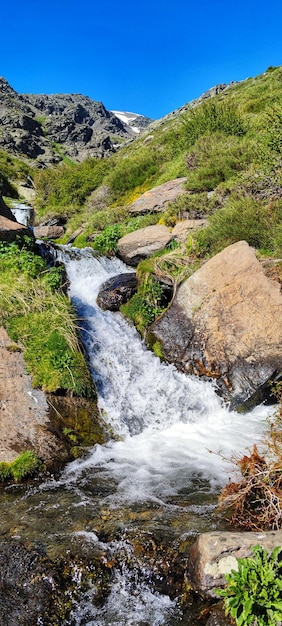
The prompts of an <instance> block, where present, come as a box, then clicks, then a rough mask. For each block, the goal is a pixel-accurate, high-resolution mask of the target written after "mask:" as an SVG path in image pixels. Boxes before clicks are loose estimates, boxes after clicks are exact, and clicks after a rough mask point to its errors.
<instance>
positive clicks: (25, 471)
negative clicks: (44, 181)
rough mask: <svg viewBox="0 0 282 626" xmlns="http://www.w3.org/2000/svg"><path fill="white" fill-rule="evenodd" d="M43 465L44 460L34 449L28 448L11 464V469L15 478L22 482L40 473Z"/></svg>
mask: <svg viewBox="0 0 282 626" xmlns="http://www.w3.org/2000/svg"><path fill="white" fill-rule="evenodd" d="M42 465H43V464H42V461H41V460H40V459H39V458H38V457H37V456H36V454H34V452H32V450H26V451H25V452H22V454H20V455H19V456H18V457H17V458H16V459H15V461H13V462H12V463H11V464H10V470H11V474H12V476H13V478H14V480H16V482H21V481H23V480H25V479H26V478H31V477H32V476H35V475H36V474H38V472H39V471H40V470H41V468H42Z"/></svg>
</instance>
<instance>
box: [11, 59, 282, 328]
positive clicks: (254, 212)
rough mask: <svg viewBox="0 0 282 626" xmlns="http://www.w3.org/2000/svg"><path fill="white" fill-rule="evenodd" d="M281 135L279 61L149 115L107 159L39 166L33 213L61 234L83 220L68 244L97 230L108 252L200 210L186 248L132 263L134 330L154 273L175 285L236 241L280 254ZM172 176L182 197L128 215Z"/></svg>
mask: <svg viewBox="0 0 282 626" xmlns="http://www.w3.org/2000/svg"><path fill="white" fill-rule="evenodd" d="M281 136H282V67H278V68H270V69H269V70H268V71H267V72H265V73H264V74H262V75H261V76H258V77H256V78H250V79H247V80H245V81H243V82H241V83H239V84H237V85H233V86H230V87H229V88H228V89H226V90H225V91H224V92H222V93H221V94H220V95H218V96H215V97H213V98H211V99H209V100H208V101H203V102H202V103H201V104H200V105H199V106H197V107H196V108H194V109H190V110H189V108H187V110H186V111H183V112H181V113H180V114H179V115H178V114H176V115H175V116H168V117H167V118H164V119H162V120H160V121H159V122H155V123H154V124H153V125H152V126H151V127H150V128H149V129H147V130H146V131H145V132H144V133H143V134H142V135H141V136H139V137H138V138H137V139H136V140H134V141H132V142H131V143H129V144H128V145H126V146H123V147H122V148H121V149H120V150H119V152H118V153H116V154H115V155H113V156H112V157H110V158H107V159H103V160H98V159H88V160H86V161H84V162H83V163H81V164H78V165H74V164H73V165H67V164H64V165H60V166H57V167H56V168H49V169H47V170H44V171H42V170H41V171H38V172H37V173H36V174H35V185H36V190H37V201H36V205H37V213H38V217H39V218H40V217H41V216H46V215H54V214H57V213H63V214H64V215H66V216H67V217H68V225H67V232H66V235H65V238H64V241H66V240H67V239H68V237H69V236H70V235H71V233H72V232H73V231H74V230H76V229H77V228H80V227H81V226H82V225H83V234H81V235H79V236H78V237H77V238H76V241H75V244H76V245H82V246H83V245H86V243H87V245H89V244H88V242H87V238H88V236H89V235H91V234H93V233H97V232H98V233H100V235H99V236H98V237H96V239H95V242H94V243H93V244H91V245H93V246H94V247H96V248H98V249H100V250H101V251H102V252H108V251H111V250H113V251H114V250H115V246H116V243H117V240H118V238H119V237H120V236H122V235H123V234H125V233H127V232H130V231H132V230H135V229H137V228H140V227H142V226H146V225H148V224H152V223H156V222H157V221H160V222H161V223H165V224H167V225H168V226H173V225H174V224H175V223H176V222H177V221H178V220H179V219H184V218H189V217H191V218H194V217H203V216H206V217H208V219H209V225H208V227H207V228H205V229H204V230H202V231H200V233H199V234H198V235H196V236H193V238H192V237H191V236H190V237H189V239H188V240H187V242H186V245H185V246H184V247H183V246H182V248H181V249H178V248H177V249H175V250H172V251H171V250H170V251H166V254H164V255H162V256H161V257H157V258H155V259H153V260H152V261H149V262H147V263H145V269H144V266H143V265H142V264H141V266H140V267H139V269H138V271H139V276H140V282H141V287H140V288H141V292H142V293H139V294H138V297H139V300H138V303H137V302H136V301H134V302H133V307H132V308H133V312H134V314H132V312H131V313H129V314H130V315H131V316H132V317H133V319H134V320H135V322H136V321H137V322H138V324H139V327H140V329H141V330H142V328H143V327H146V325H148V323H149V322H150V321H151V320H152V318H153V317H154V315H155V314H158V312H159V310H160V306H161V296H158V295H157V294H156V289H155V286H154V282H152V276H153V275H154V273H155V274H159V275H162V274H169V275H170V276H171V277H172V278H173V279H174V280H175V281H176V282H179V281H181V280H183V279H184V278H185V277H187V276H188V275H189V274H191V272H192V271H193V270H194V269H195V268H196V267H197V266H198V265H199V263H200V262H201V260H203V259H205V258H207V257H208V256H211V255H213V254H214V253H216V252H217V251H219V250H221V249H222V248H224V247H225V246H226V245H229V244H230V243H233V242H234V241H238V240H240V239H246V240H247V241H248V242H249V243H250V244H251V245H253V246H255V247H256V248H257V249H259V250H260V251H261V253H263V254H267V255H268V256H276V257H281V256H282V226H281V222H282V220H281V212H282V192H281V183H282V175H281V155H282V140H281ZM0 165H1V162H0ZM179 176H187V185H186V187H187V195H184V196H182V197H181V198H180V199H179V200H178V201H177V202H176V203H175V204H174V205H171V206H170V207H169V208H168V209H167V211H166V212H165V214H162V215H161V217H160V215H159V214H151V215H147V216H141V217H138V218H132V217H130V216H129V214H128V205H129V204H130V203H131V202H132V201H134V200H135V199H136V198H138V197H139V196H140V195H141V194H142V193H143V192H144V191H146V190H148V189H150V188H152V187H154V186H156V185H159V184H161V183H163V182H166V181H168V180H170V179H172V178H176V177H179ZM97 194H98V195H97ZM148 276H149V277H150V279H149V278H148ZM135 300H137V297H136V298H135ZM148 307H149V312H148ZM140 309H142V310H143V314H142V315H141V321H140ZM134 316H135V317H134Z"/></svg>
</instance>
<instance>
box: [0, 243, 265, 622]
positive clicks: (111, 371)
mask: <svg viewBox="0 0 282 626" xmlns="http://www.w3.org/2000/svg"><path fill="white" fill-rule="evenodd" d="M58 255H59V256H58V258H59V260H63V262H64V263H65V265H66V270H67V274H68V278H69V281H70V296H71V299H72V301H73V304H74V306H75V308H76V310H77V312H78V315H79V319H80V323H81V333H82V340H83V343H84V345H85V348H86V350H87V354H88V357H89V363H90V367H91V371H92V374H93V377H94V380H95V383H96V387H97V390H98V397H99V408H100V412H101V416H102V419H103V421H104V423H105V427H106V430H107V433H108V436H107V442H106V443H105V444H104V445H96V446H95V447H94V448H92V449H90V450H89V451H88V453H87V455H86V456H84V457H83V458H80V459H77V460H76V461H73V462H72V463H70V464H68V465H67V467H66V468H65V469H64V471H63V472H62V473H61V475H60V476H59V477H51V478H50V479H48V480H46V482H44V483H43V484H40V485H38V484H34V485H31V486H30V488H29V489H28V491H26V490H25V489H24V488H22V487H15V486H14V487H10V488H7V489H6V490H5V492H4V493H3V494H2V495H1V511H2V525H1V529H2V536H9V537H12V538H13V537H16V538H20V539H21V540H23V541H28V542H29V543H31V544H32V545H35V544H36V545H39V544H40V545H41V546H44V550H45V551H46V552H47V554H48V556H50V557H52V556H54V555H58V554H61V555H65V554H66V553H71V554H73V553H75V554H82V555H86V556H87V558H88V559H90V561H91V562H94V563H96V562H97V561H98V560H100V562H102V563H103V566H104V573H105V586H104V590H103V592H102V593H101V585H100V583H99V584H97V580H96V582H95V581H94V582H93V578H91V580H90V579H89V583H88V585H87V587H84V588H83V589H82V588H81V593H80V594H79V599H78V600H77V602H76V603H75V605H74V607H73V608H72V612H71V616H70V618H69V621H63V622H62V624H71V625H77V626H83V625H84V626H92V625H93V626H94V625H95V626H118V625H119V626H120V625H124V626H161V625H162V624H165V625H166V626H175V625H176V624H182V625H190V626H192V625H194V624H196V623H199V622H198V621H197V619H196V617H195V614H194V610H193V607H192V606H190V604H189V603H188V604H187V605H185V603H184V604H183V603H181V601H180V596H181V594H182V595H183V584H184V581H185V575H184V573H185V565H186V561H187V555H188V551H189V547H190V545H191V543H193V541H194V540H195V538H196V537H197V535H198V534H199V533H201V532H205V531H208V530H214V529H217V528H221V529H226V528H227V525H226V524H227V522H226V521H225V520H224V519H223V517H222V516H221V514H220V512H219V511H218V509H217V494H218V492H219V490H220V488H221V486H223V485H224V484H225V483H226V482H227V481H228V479H229V477H230V476H233V474H232V472H233V467H232V465H231V464H230V463H229V462H228V461H227V460H226V459H229V458H230V456H231V455H232V454H233V452H234V451H235V452H236V453H238V454H240V453H241V452H243V451H245V449H246V448H247V447H248V446H252V445H253V443H255V442H258V441H259V440H260V437H261V435H262V433H263V429H264V426H265V419H266V417H267V416H268V415H269V414H270V413H271V412H272V409H271V408H269V407H264V406H259V407H257V408H256V409H254V410H253V411H252V412H250V413H248V414H239V413H236V412H231V411H229V410H228V407H226V405H224V404H223V402H222V401H221V399H220V398H219V397H218V395H217V394H216V388H215V385H214V384H213V383H208V382H204V381H202V380H200V379H198V378H196V377H188V376H186V375H184V374H182V373H180V372H178V371H177V370H176V369H175V368H174V367H173V366H172V365H166V364H164V363H161V362H160V360H159V359H158V358H157V357H156V356H155V355H154V354H152V353H151V352H150V351H148V350H147V349H146V346H145V344H144V342H143V341H142V340H141V338H140V336H139V334H138V333H137V331H136V330H135V328H134V327H133V326H132V325H130V324H129V323H128V322H127V321H126V320H125V319H124V318H123V317H122V315H121V314H120V313H112V312H109V311H102V310H101V309H99V308H98V306H97V304H96V298H97V294H98V291H99V287H100V286H101V284H102V283H103V282H105V281H106V280H107V279H108V278H110V277H112V276H114V275H117V274H119V273H124V272H127V271H132V270H131V269H130V268H127V267H126V266H125V265H124V264H123V263H122V262H121V261H119V260H118V259H116V258H112V259H107V258H103V257H98V256H96V255H95V254H94V253H93V251H92V250H91V249H90V248H89V249H88V248H85V249H83V250H76V249H73V248H67V247H66V248H62V250H61V251H59V252H58ZM79 550H80V552H79ZM73 576H74V579H75V583H76V585H77V586H78V587H79V585H80V584H81V576H82V574H81V572H80V570H79V567H78V566H76V569H75V570H74V574H73ZM99 585H100V586H99ZM40 619H41V621H40ZM48 623H49V622H48ZM56 623H57V622H56ZM37 624H39V625H40V624H43V625H44V624H45V622H44V616H42V618H39V620H38V621H37Z"/></svg>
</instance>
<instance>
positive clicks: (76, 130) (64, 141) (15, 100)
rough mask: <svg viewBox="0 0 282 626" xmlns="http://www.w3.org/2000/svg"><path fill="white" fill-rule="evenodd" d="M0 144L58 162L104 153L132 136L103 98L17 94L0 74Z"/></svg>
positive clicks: (44, 160) (40, 159)
mask: <svg viewBox="0 0 282 626" xmlns="http://www.w3.org/2000/svg"><path fill="white" fill-rule="evenodd" d="M0 95H1V99H0V128H1V133H0V147H2V148H3V149H5V150H7V151H8V152H10V153H12V154H16V155H20V156H27V157H29V158H31V159H34V160H36V165H38V166H40V164H42V165H45V164H51V163H56V162H58V161H60V160H61V159H62V155H65V156H68V157H69V158H71V159H73V160H74V161H82V160H83V159H85V158H87V157H90V156H91V157H93V156H94V157H103V156H105V155H107V154H110V153H112V152H115V151H116V150H117V148H118V146H119V145H120V143H121V142H123V141H125V140H128V139H131V138H132V131H131V129H130V128H129V126H127V125H126V124H125V125H124V124H123V123H122V121H121V120H120V119H119V118H118V117H117V116H115V115H114V114H113V113H112V112H111V111H108V110H107V109H106V108H105V107H104V105H103V103H102V102H96V101H94V100H92V99H91V98H89V97H88V96H83V95H81V94H54V95H44V94H39V95H35V94H19V93H17V92H16V91H15V90H14V89H13V88H12V87H11V86H10V85H9V83H8V81H7V80H6V79H5V78H0Z"/></svg>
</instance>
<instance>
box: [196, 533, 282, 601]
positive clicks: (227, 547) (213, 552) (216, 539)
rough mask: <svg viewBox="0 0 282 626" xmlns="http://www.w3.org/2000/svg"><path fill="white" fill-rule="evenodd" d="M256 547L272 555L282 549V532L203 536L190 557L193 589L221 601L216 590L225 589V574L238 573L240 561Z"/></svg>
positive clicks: (210, 534) (198, 540)
mask: <svg viewBox="0 0 282 626" xmlns="http://www.w3.org/2000/svg"><path fill="white" fill-rule="evenodd" d="M256 545H261V546H262V547H263V548H267V550H268V551H270V552H271V551H272V550H273V549H274V548H275V547H276V546H282V531H281V530H278V531H270V532H269V531H268V532H220V531H214V532H210V533H204V534H203V535H200V536H199V537H198V539H197V541H196V543H194V545H193V546H192V548H191V550H190V553H189V563H188V576H189V578H190V580H191V582H192V584H193V586H194V588H195V589H196V590H197V591H199V592H200V593H202V594H203V595H206V596H211V597H217V598H218V596H217V595H216V594H215V589H216V588H218V587H224V585H225V584H226V579H225V574H230V572H231V570H232V569H234V570H237V569H238V562H237V559H238V558H240V559H244V558H246V557H247V556H250V554H252V547H253V546H256Z"/></svg>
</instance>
